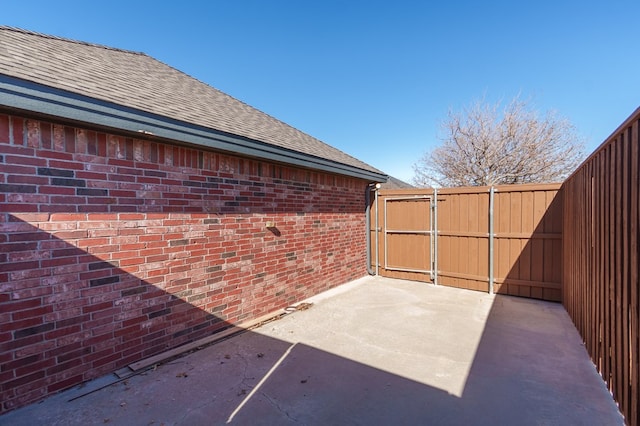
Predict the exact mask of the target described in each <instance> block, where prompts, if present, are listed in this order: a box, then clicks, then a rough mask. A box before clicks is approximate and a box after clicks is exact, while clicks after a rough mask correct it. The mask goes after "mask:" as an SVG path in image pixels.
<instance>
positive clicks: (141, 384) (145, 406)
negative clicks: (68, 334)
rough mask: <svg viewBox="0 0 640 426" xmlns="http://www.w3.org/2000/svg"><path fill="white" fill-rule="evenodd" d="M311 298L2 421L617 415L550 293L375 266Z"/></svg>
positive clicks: (267, 421) (601, 421) (557, 420)
mask: <svg viewBox="0 0 640 426" xmlns="http://www.w3.org/2000/svg"><path fill="white" fill-rule="evenodd" d="M310 301H311V302H313V303H314V305H313V307H311V308H310V309H308V310H305V311H299V312H294V313H292V314H290V315H288V316H285V317H284V318H282V319H280V320H278V321H275V322H271V323H267V324H265V325H263V326H262V327H260V328H258V329H254V330H252V331H249V332H246V333H244V334H242V335H239V336H236V337H233V338H231V339H228V340H225V341H223V342H220V343H217V344H214V345H212V346H209V347H206V348H204V349H202V350H199V351H197V352H193V353H191V354H189V355H186V356H184V357H181V358H178V359H175V360H173V361H170V362H168V363H166V364H163V365H160V366H158V367H157V368H155V369H153V370H149V371H147V372H145V373H144V374H141V375H138V376H134V377H131V378H129V379H127V380H126V381H123V382H119V383H115V384H113V385H111V386H107V387H106V388H103V389H101V390H98V391H96V392H93V393H91V394H89V395H86V396H83V397H81V398H78V399H75V400H73V401H71V402H69V400H70V399H72V398H73V397H74V396H77V395H79V394H80V393H81V392H82V391H83V389H72V390H70V391H67V392H63V393H61V394H58V395H55V396H53V397H51V398H49V399H47V400H45V401H43V402H41V403H39V404H33V405H31V406H28V407H24V408H22V409H19V410H16V411H13V412H11V413H8V414H6V415H4V416H2V417H0V425H13V426H19V425H35V424H47V425H89V424H109V425H223V424H233V425H275V424H277V425H280V424H294V423H295V424H304V425H328V424H336V425H337V424H340V425H342V424H349V425H382V424H384V425H387V424H394V425H405V424H406V425H415V424H438V425H460V424H474V425H497V424H518V425H555V424H562V425H573V424H583V425H592V424H593V425H596V424H597V425H616V424H620V425H622V424H624V422H623V419H622V417H621V416H620V414H619V412H618V410H617V407H616V405H615V403H614V401H613V400H612V398H611V395H610V393H609V392H608V391H607V389H606V387H605V385H604V382H603V381H602V380H601V378H600V376H599V375H598V374H597V372H596V370H595V367H594V366H593V364H592V363H591V361H590V360H589V358H588V356H587V353H586V351H585V349H584V347H583V345H582V344H581V341H580V338H579V336H578V333H577V331H576V330H575V328H574V327H573V325H572V324H571V322H570V320H569V317H568V315H567V314H566V312H565V311H564V309H563V307H562V306H561V305H559V304H553V303H548V302H539V301H534V300H528V299H520V298H512V297H508V296H490V295H487V294H483V293H479V292H471V291H466V290H458V289H453V288H446V287H436V286H433V285H427V284H424V283H416V282H408V281H401V280H392V279H386V278H381V277H367V278H364V279H361V280H358V281H355V282H353V283H350V284H347V285H345V286H342V287H340V288H338V289H335V290H332V291H331V292H328V293H326V294H323V295H319V296H317V297H315V298H312V299H311V300H310ZM102 380H103V382H102V383H103V384H104V383H108V380H112V378H104V379H102Z"/></svg>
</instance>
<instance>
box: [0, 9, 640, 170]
mask: <svg viewBox="0 0 640 426" xmlns="http://www.w3.org/2000/svg"><path fill="white" fill-rule="evenodd" d="M639 12H640V2H639V1H638V0H607V1H591V0H586V1H585V0H583V1H573V0H568V1H563V0H555V1H548V0H538V1H536V2H517V1H516V2H514V1H494V0H485V1H483V2H476V1H460V0H453V1H447V2H435V1H434V2H431V1H426V0H425V1H402V0H396V1H393V2H391V1H377V0H368V1H361V0H352V1H335V0H323V1H303V0H225V1H218V0H210V1H182V2H158V1H135V0H129V1H121V0H111V1H105V2H87V1H70V0H58V1H51V0H46V1H30V0H21V1H12V2H9V1H6V2H3V4H2V15H1V16H2V17H1V18H0V24H3V25H9V26H14V27H19V28H25V29H29V30H33V31H38V32H42V33H46V34H53V35H57V36H61V37H67V38H71V39H76V40H82V41H87V42H92V43H99V44H105V45H108V46H113V47H118V48H123V49H129V50H134V51H141V52H144V53H147V54H149V55H151V56H153V57H155V58H157V59H159V60H161V61H163V62H165V63H167V64H169V65H171V66H173V67H175V68H177V69H179V70H181V71H183V72H186V73H187V74H189V75H191V76H193V77H195V78H197V79H199V80H201V81H203V82H205V83H207V84H210V85H211V86H214V87H216V88H218V89H220V90H222V91H224V92H226V93H228V94H230V95H232V96H234V97H236V98H238V99H240V100H242V101H244V102H246V103H248V104H250V105H252V106H254V107H256V108H258V109H260V110H262V111H264V112H266V113H268V114H270V115H272V116H274V117H277V118H278V119H280V120H282V121H285V122H287V123H288V124H290V125H292V126H294V127H296V128H298V129H300V130H302V131H304V132H306V133H309V134H310V135H312V136H315V137H316V138H318V139H321V140H322V141H324V142H326V143H328V144H330V145H333V146H335V147H337V148H339V149H341V150H343V151H345V152H347V153H349V154H351V155H353V156H355V157H357V158H359V159H361V160H363V161H365V162H367V163H369V164H371V165H373V166H375V167H377V168H379V169H381V170H383V171H385V172H386V173H388V174H391V175H393V176H396V177H398V178H400V179H403V180H407V181H409V180H410V179H411V178H412V176H413V171H412V164H414V163H415V162H416V161H417V159H418V158H419V157H421V156H422V155H423V154H424V153H425V151H426V150H428V149H429V148H431V147H433V146H435V145H437V144H438V143H439V139H438V135H439V123H440V122H441V121H442V120H443V119H444V118H445V117H446V114H447V111H449V110H450V109H453V110H458V109H460V108H461V107H462V106H464V105H468V104H469V103H471V102H472V101H474V100H476V99H478V98H482V97H484V98H486V99H487V100H488V101H492V102H493V101H496V100H500V99H505V100H509V99H511V98H512V97H514V96H516V95H518V94H520V96H521V97H524V98H532V99H533V102H534V103H535V105H536V107H537V108H538V109H540V110H541V111H546V110H549V109H553V110H556V111H558V112H559V113H560V114H561V115H563V116H565V117H567V118H568V119H570V120H571V121H572V122H573V123H574V124H575V125H576V127H577V128H578V131H579V132H580V134H581V135H583V136H584V138H585V140H586V144H587V149H588V151H589V152H591V151H592V150H593V149H595V148H596V147H597V146H598V145H599V144H600V143H601V142H602V141H603V140H604V139H605V138H606V137H607V136H609V135H610V134H611V133H612V132H613V131H614V130H615V129H616V127H617V126H618V125H619V124H621V122H622V121H623V120H624V119H626V118H627V117H628V116H629V115H630V114H631V113H632V112H633V111H634V110H635V109H636V108H637V107H638V106H640V78H639V76H640V55H638V40H639V39H640V36H639V33H638V30H637V28H638V18H637V17H638V16H640V13H639Z"/></svg>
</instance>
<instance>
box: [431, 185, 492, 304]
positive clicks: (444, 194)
mask: <svg viewBox="0 0 640 426" xmlns="http://www.w3.org/2000/svg"><path fill="white" fill-rule="evenodd" d="M437 202H438V204H437V209H438V232H437V238H438V265H437V267H438V284H442V285H446V286H449V287H458V288H466V289H469V290H480V291H488V289H489V287H488V286H489V216H488V215H489V188H485V187H474V188H454V189H443V190H438V194H437Z"/></svg>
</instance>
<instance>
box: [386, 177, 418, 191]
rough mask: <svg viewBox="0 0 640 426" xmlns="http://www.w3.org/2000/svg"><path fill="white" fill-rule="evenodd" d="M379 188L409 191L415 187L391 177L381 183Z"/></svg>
mask: <svg viewBox="0 0 640 426" xmlns="http://www.w3.org/2000/svg"><path fill="white" fill-rule="evenodd" d="M381 188H382V189H411V188H415V186H413V185H411V184H410V183H407V182H405V181H403V180H400V179H397V178H395V177H393V176H389V180H387V181H386V182H385V183H383V184H382V186H381Z"/></svg>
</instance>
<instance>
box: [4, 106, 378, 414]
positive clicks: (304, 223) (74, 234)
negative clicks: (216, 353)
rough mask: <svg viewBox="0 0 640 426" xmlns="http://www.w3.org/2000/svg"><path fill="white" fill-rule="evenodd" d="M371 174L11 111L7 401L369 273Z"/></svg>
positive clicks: (28, 397)
mask: <svg viewBox="0 0 640 426" xmlns="http://www.w3.org/2000/svg"><path fill="white" fill-rule="evenodd" d="M365 185H366V182H364V181H362V180H358V179H353V178H348V177H343V176H338V175H332V174H328V173H321V172H315V171H309V170H303V169H294V168H288V167H285V166H281V165H276V164H271V163H267V162H260V161H256V160H249V159H243V158H239V157H233V156H229V155H223V154H219V153H215V152H210V151H206V150H198V149H191V148H185V147H180V146H177V145H171V144H168V143H163V142H160V141H153V140H142V139H133V138H128V137H124V136H119V135H115V134H108V133H104V132H99V131H94V130H89V129H83V128H74V127H69V126H65V125H61V124H56V123H49V122H44V121H37V120H30V119H26V118H23V117H18V116H9V115H2V114H0V243H1V244H0V386H1V388H0V401H2V408H1V410H2V411H6V410H10V409H13V408H16V407H18V406H20V405H24V404H26V403H29V402H32V401H36V400H38V399H40V398H42V397H44V396H46V395H47V394H50V393H53V392H56V391H59V390H62V389H65V388H68V387H70V386H73V385H76V384H78V383H81V382H83V381H86V380H89V379H92V378H95V377H97V376H100V375H104V374H106V373H109V372H112V371H114V370H116V369H118V368H121V367H123V366H125V365H128V364H130V363H132V362H134V361H137V360H140V359H144V358H146V357H148V356H151V355H154V354H157V353H160V352H163V351H165V350H167V349H169V348H172V347H175V346H178V345H180V344H183V343H186V342H189V341H193V340H195V339H198V338H201V337H204V336H206V335H210V334H211V333H213V332H215V331H216V330H220V329H222V328H224V327H226V326H228V325H229V324H231V323H238V322H242V321H245V320H248V319H251V318H255V317H258V316H261V315H264V314H266V313H269V312H272V311H274V310H276V309H278V308H282V307H285V306H287V305H289V304H292V303H295V302H297V301H300V300H302V299H304V298H306V297H309V296H311V295H313V294H316V293H319V292H321V291H324V290H326V289H329V288H331V287H333V286H336V285H338V284H341V283H344V282H347V281H349V280H351V279H354V278H357V277H360V276H363V275H365V273H366V270H365V245H364V235H365V232H364V224H365V223H364V220H365V218H364V190H365ZM266 222H274V224H275V227H273V228H269V229H267V228H266Z"/></svg>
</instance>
